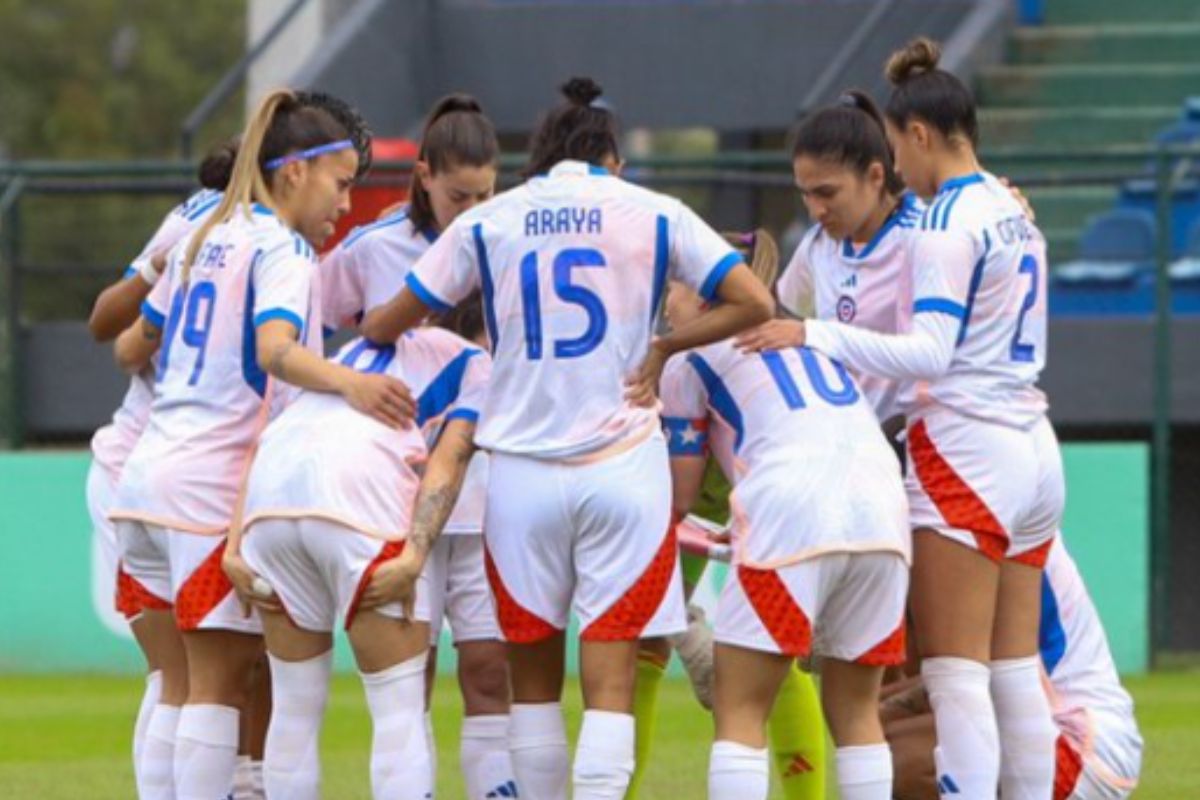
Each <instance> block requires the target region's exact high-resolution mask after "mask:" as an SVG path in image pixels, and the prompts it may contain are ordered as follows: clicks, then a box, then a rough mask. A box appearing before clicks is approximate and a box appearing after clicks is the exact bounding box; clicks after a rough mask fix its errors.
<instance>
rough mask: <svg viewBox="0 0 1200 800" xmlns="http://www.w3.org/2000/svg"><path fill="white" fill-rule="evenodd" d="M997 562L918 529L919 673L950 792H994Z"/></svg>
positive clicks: (914, 600)
mask: <svg viewBox="0 0 1200 800" xmlns="http://www.w3.org/2000/svg"><path fill="white" fill-rule="evenodd" d="M999 583H1000V567H999V566H998V565H997V564H996V563H995V562H993V561H991V560H990V559H989V558H988V557H987V556H985V555H984V554H983V553H981V552H979V551H977V550H973V549H971V548H969V547H966V546H964V545H962V544H959V543H958V542H955V541H953V540H951V539H949V538H947V537H944V536H941V535H939V534H938V533H936V532H935V531H932V530H929V529H919V530H917V531H915V532H914V534H913V569H912V578H911V584H910V587H911V588H910V597H909V603H910V608H911V610H912V615H913V626H914V630H915V632H916V636H917V646H918V648H919V650H920V652H921V657H922V662H921V675H922V678H923V679H924V682H925V687H926V690H927V691H928V693H929V699H930V703H931V704H932V706H933V709H934V716H935V719H936V720H937V731H938V746H937V749H936V750H935V751H934V753H935V756H934V757H935V760H936V763H937V766H938V775H939V780H940V781H943V782H945V783H946V788H947V792H950V791H952V790H954V789H955V788H957V790H958V791H959V792H960V793H961V794H962V795H963V796H965V797H985V796H986V797H990V796H991V795H993V794H995V792H996V787H997V786H998V784H999V775H1000V740H999V734H998V732H997V728H996V714H995V710H994V708H993V706H992V698H991V692H990V680H991V673H990V670H989V669H988V664H989V663H990V661H991V649H992V625H993V622H994V620H995V612H996V596H997V591H998V587H999Z"/></svg>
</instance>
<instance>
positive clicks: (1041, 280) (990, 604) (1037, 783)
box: [804, 39, 1064, 798]
mask: <svg viewBox="0 0 1200 800" xmlns="http://www.w3.org/2000/svg"><path fill="white" fill-rule="evenodd" d="M937 60H938V50H937V47H936V45H934V44H933V43H932V42H930V41H928V40H925V39H921V40H917V41H916V42H914V43H912V44H911V45H909V46H908V47H906V48H905V49H904V50H901V51H900V52H898V53H897V54H895V55H894V56H893V58H892V60H891V61H890V62H889V65H888V76H889V78H890V79H891V81H892V83H893V85H894V87H895V88H894V90H893V93H892V97H891V99H890V100H889V102H888V106H887V111H886V116H887V128H888V137H889V139H890V140H891V142H892V145H893V148H894V150H895V152H896V163H897V168H898V170H899V172H900V173H901V174H902V175H903V176H904V179H905V181H906V182H907V183H908V185H909V186H910V187H912V189H913V190H914V191H916V192H917V193H918V194H920V195H922V196H924V197H932V198H933V200H932V202H931V203H930V206H929V208H928V210H927V211H926V213H925V215H924V216H923V217H922V219H921V222H920V224H919V226H918V229H919V234H918V235H917V236H916V238H915V240H914V242H913V246H912V247H913V251H912V254H911V259H912V265H913V283H912V289H911V294H908V293H906V297H911V300H912V306H911V308H912V314H913V318H912V322H911V330H910V331H909V332H907V333H904V334H899V335H893V336H889V335H884V334H879V333H876V332H873V331H868V330H863V329H861V328H856V327H852V326H849V325H845V324H843V323H839V322H830V321H824V320H821V321H811V322H806V323H804V334H805V338H806V343H807V344H808V345H809V346H811V347H813V348H814V349H816V350H820V351H822V352H824V353H827V354H828V355H830V356H832V357H833V358H836V359H839V360H842V361H844V362H845V363H846V364H847V365H848V366H850V367H852V368H854V369H856V370H860V371H863V372H870V373H873V374H877V375H880V376H882V377H887V378H892V379H896V380H907V381H915V382H919V383H918V384H917V385H916V390H915V392H914V397H913V399H912V401H911V402H910V403H909V404H908V409H907V410H908V414H909V428H908V454H909V463H910V465H911V469H910V471H909V474H908V477H907V483H908V493H909V505H910V508H911V513H912V525H913V528H914V530H915V536H914V567H913V589H912V601H911V602H912V611H913V616H914V622H915V626H916V638H917V645H918V649H919V650H920V653H921V655H922V658H923V660H922V664H921V673H922V677H923V679H924V682H925V685H926V687H927V689H928V691H929V695H930V702H931V704H932V706H933V709H934V714H935V718H936V720H937V731H938V749H937V751H936V753H935V756H936V761H937V764H938V774H939V786H940V787H941V791H942V793H943V795H944V796H947V797H949V796H953V795H955V794H960V795H962V796H967V797H991V796H992V795H993V794H995V792H996V791H997V788H998V787H999V789H1000V791H1001V793H1002V794H1004V795H1005V796H1006V797H1029V798H1044V797H1047V796H1049V794H1050V791H1051V787H1052V784H1053V781H1054V739H1055V736H1056V731H1055V729H1054V725H1053V722H1052V720H1051V716H1050V708H1049V705H1048V703H1047V700H1046V697H1045V694H1044V693H1043V692H1042V689H1041V683H1040V676H1039V672H1038V661H1037V629H1038V614H1039V607H1040V584H1041V568H1042V566H1043V564H1044V563H1045V558H1046V552H1047V550H1048V548H1049V545H1050V543H1051V542H1052V541H1053V538H1054V535H1055V531H1056V530H1057V529H1058V525H1059V520H1060V518H1061V515H1062V507H1063V496H1064V487H1063V477H1062V464H1061V460H1060V457H1059V453H1058V444H1057V440H1056V439H1055V436H1054V431H1053V428H1052V427H1051V426H1050V423H1049V421H1048V420H1047V419H1046V414H1045V411H1046V399H1045V396H1044V395H1043V394H1042V392H1040V391H1039V390H1038V389H1037V388H1036V385H1035V384H1036V381H1037V377H1038V374H1039V373H1040V372H1041V368H1042V365H1043V364H1044V363H1045V357H1046V301H1045V298H1046V267H1045V240H1044V239H1043V237H1042V235H1041V233H1040V232H1039V231H1038V230H1037V229H1036V228H1035V227H1034V226H1033V225H1032V224H1031V223H1030V221H1029V220H1028V218H1027V217H1026V215H1025V213H1024V210H1023V209H1022V208H1021V206H1020V204H1019V203H1018V202H1017V201H1016V200H1015V199H1014V197H1013V196H1012V194H1011V193H1010V192H1009V190H1008V189H1007V187H1005V186H1004V185H1003V184H1001V183H1000V182H999V181H998V180H997V179H995V178H994V177H993V176H991V175H990V174H987V173H985V172H982V171H981V169H980V166H979V163H978V160H977V159H976V156H975V144H976V140H977V138H978V131H977V125H976V121H975V106H974V103H973V101H972V99H971V96H970V93H969V92H968V90H967V89H966V87H965V86H963V84H962V83H961V82H960V81H959V80H958V79H957V78H955V77H954V76H953V75H950V74H949V73H947V72H945V71H943V70H939V69H937Z"/></svg>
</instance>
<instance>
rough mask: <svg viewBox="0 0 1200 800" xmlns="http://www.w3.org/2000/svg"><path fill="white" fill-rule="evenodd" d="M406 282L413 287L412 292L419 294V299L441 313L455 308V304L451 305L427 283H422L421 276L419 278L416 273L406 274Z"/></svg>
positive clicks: (410, 287)
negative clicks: (427, 285) (428, 286)
mask: <svg viewBox="0 0 1200 800" xmlns="http://www.w3.org/2000/svg"><path fill="white" fill-rule="evenodd" d="M404 283H405V285H407V286H408V288H409V289H412V293H413V294H415V295H416V296H417V299H418V300H420V301H421V302H422V303H424V304H425V305H427V306H429V308H431V309H433V310H434V311H436V312H438V313H439V314H445V313H447V312H449V311H452V310H453V309H454V306H452V305H450V304H449V303H447V302H446V301H445V300H442V299H441V298H440V297H438V296H437V295H436V294H434V293H433V292H432V291H430V290H429V289H428V288H427V287H426V286H425V284H423V283H421V280H420V278H418V277H417V276H416V275H415V274H414V273H412V272H410V273H408V275H406V276H404Z"/></svg>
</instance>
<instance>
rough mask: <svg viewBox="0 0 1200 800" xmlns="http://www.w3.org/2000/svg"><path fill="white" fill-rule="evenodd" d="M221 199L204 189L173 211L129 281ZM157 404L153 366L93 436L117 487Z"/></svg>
mask: <svg viewBox="0 0 1200 800" xmlns="http://www.w3.org/2000/svg"><path fill="white" fill-rule="evenodd" d="M221 197H222V194H221V192H217V191H214V190H212V189H201V190H200V191H198V192H196V193H195V194H193V195H192V196H191V197H189V198H188V199H187V200H185V201H184V202H182V203H180V204H179V205H177V206H176V207H175V208H173V209H171V211H170V213H168V214H167V216H166V217H165V218H164V219H163V221H162V223H161V224H159V226H158V230H157V231H155V232H154V236H152V237H151V238H150V241H149V242H147V244H146V246H145V247H144V248H142V252H141V253H140V254H138V257H137V258H135V259H134V260H133V263H132V264H130V265H129V266H128V267H126V269H125V278H126V279H127V280H128V279H129V278H132V277H133V276H135V275H138V274H141V273H143V272H144V271H145V270H143V269H142V267H143V265H144V264H145V263H146V262H148V261H149V260H150V259H151V258H153V257H154V255H155V254H156V253H166V252H167V251H169V250H170V249H171V248H172V247H174V246H175V245H176V244H177V243H178V242H179V240H180V239H182V238H183V237H185V236H187V235H188V234H189V233H191V232H192V231H194V230H195V229H196V228H198V227H200V225H202V224H203V223H204V220H206V219H208V215H209V214H211V213H212V212H213V210H214V209H216V207H217V205H218V204H219V203H220V202H221ZM153 401H154V367H153V365H151V366H147V367H146V368H145V369H143V370H142V371H141V372H139V373H138V374H137V375H134V376H133V377H132V378H131V379H130V380H129V389H128V390H126V392H125V396H124V397H123V398H122V399H121V405H120V406H119V407H118V408H117V410H116V412H115V413H114V414H113V418H112V422H111V423H109V424H108V425H105V426H104V427H103V428H101V429H100V430H98V431H96V434H95V435H94V436H93V437H92V458H93V459H94V460H95V461H96V463H97V464H99V465H100V466H101V467H103V468H104V470H105V471H106V472H108V474H109V476H110V477H111V478H112V481H113V483H114V484H115V483H116V481H117V478H118V477H119V476H120V474H121V468H122V467H124V466H125V459H127V458H128V457H129V454H130V453H131V452H132V451H133V447H134V445H136V444H137V440H138V437H139V436H141V435H142V429H143V428H145V427H146V420H147V419H148V418H149V417H150V404H151V403H152V402H153Z"/></svg>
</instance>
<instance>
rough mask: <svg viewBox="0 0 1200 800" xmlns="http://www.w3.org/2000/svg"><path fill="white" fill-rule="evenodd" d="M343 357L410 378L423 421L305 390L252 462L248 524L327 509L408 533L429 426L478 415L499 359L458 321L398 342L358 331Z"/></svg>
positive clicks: (360, 526)
mask: <svg viewBox="0 0 1200 800" xmlns="http://www.w3.org/2000/svg"><path fill="white" fill-rule="evenodd" d="M333 360H334V361H337V362H339V363H341V364H345V365H347V366H350V367H353V368H354V369H357V370H360V371H363V372H375V373H383V374H386V375H391V376H393V377H395V378H398V379H399V380H402V381H404V383H405V384H406V385H407V386H408V387H409V389H410V390H411V391H412V393H413V395H414V396H415V397H416V399H417V418H416V423H417V426H416V427H414V428H411V429H408V430H398V429H396V428H390V427H388V426H386V425H383V424H382V423H380V422H377V421H376V420H374V419H373V418H371V417H368V416H366V415H364V414H362V413H360V412H358V411H356V410H355V409H354V408H353V407H351V406H350V404H349V403H347V402H346V401H345V400H344V399H343V398H342V397H340V396H338V395H332V394H321V393H319V392H301V393H300V394H299V396H298V397H297V398H296V399H295V400H294V401H293V402H292V403H290V404H289V405H288V407H287V408H286V409H284V410H283V412H282V413H281V414H280V415H279V416H278V417H276V418H275V419H274V420H273V421H272V422H271V424H270V425H268V426H267V429H266V431H265V432H264V433H263V436H262V439H261V442H260V444H259V448H258V454H257V456H256V457H255V460H254V466H253V467H252V469H251V471H250V480H249V484H248V488H247V495H246V524H247V525H248V526H249V525H250V524H251V523H253V522H254V521H255V520H259V519H264V518H269V517H319V518H322V519H329V520H332V521H334V522H338V523H340V524H342V525H345V526H347V527H350V528H353V529H355V530H358V531H361V532H363V533H365V534H368V535H370V536H375V537H378V538H381V539H388V540H397V539H402V538H404V536H405V535H406V534H407V533H408V527H409V522H410V515H411V512H412V504H413V502H414V500H415V499H416V492H417V487H418V485H419V483H420V477H419V475H418V473H417V471H416V469H415V468H414V467H415V466H416V465H419V464H420V463H421V462H423V461H424V460H425V457H426V454H427V447H426V439H425V437H424V436H423V435H422V431H423V430H424V431H430V430H437V431H440V430H441V429H442V427H443V426H444V424H445V423H446V422H448V421H450V420H454V419H467V420H471V421H474V420H476V419H477V418H478V416H479V407H480V405H481V401H482V399H483V397H484V395H485V394H486V392H487V379H488V373H489V372H490V370H491V362H490V359H489V358H488V356H487V354H486V353H484V352H483V351H482V350H480V349H479V348H477V347H475V346H473V345H472V344H470V343H469V342H467V341H466V340H465V339H463V338H461V337H459V336H456V335H455V334H453V333H451V332H449V331H446V330H442V329H441V328H420V329H418V330H415V331H409V332H408V333H406V334H404V335H403V336H401V337H400V339H399V341H397V342H396V344H395V345H376V344H373V343H371V342H369V341H367V340H366V339H361V338H360V339H355V340H354V341H352V342H349V343H348V344H346V345H345V346H344V347H343V348H342V349H341V350H340V351H339V352H338V354H337V355H336V356H334V358H333Z"/></svg>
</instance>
